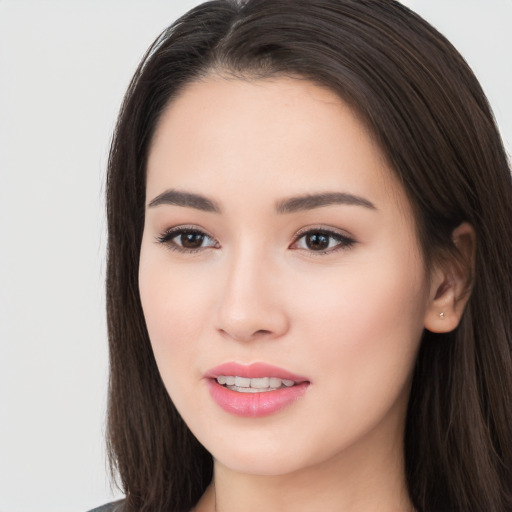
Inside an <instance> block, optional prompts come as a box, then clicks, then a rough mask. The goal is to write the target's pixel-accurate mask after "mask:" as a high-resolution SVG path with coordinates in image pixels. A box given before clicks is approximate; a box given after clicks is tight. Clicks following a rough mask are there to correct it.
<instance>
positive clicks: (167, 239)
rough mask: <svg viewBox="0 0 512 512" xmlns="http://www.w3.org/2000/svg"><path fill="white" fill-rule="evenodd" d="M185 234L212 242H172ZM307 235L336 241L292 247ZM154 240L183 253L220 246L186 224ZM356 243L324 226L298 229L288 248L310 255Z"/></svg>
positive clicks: (206, 235) (327, 252)
mask: <svg viewBox="0 0 512 512" xmlns="http://www.w3.org/2000/svg"><path fill="white" fill-rule="evenodd" d="M185 234H191V235H199V236H202V237H204V238H203V240H204V239H205V238H208V239H210V240H211V241H212V242H213V244H212V245H207V246H204V247H203V246H200V247H197V248H187V247H183V246H182V245H178V244H177V243H176V242H174V240H173V239H174V238H177V237H178V236H180V235H185ZM307 235H320V236H324V237H327V238H328V239H332V240H336V242H337V243H336V245H335V246H334V247H328V248H327V249H323V250H318V251H315V250H313V249H305V248H297V247H296V248H294V247H293V246H294V245H296V244H298V243H299V242H300V240H302V239H303V238H305V237H306V236H307ZM156 240H157V242H158V243H160V244H163V245H166V246H167V247H168V248H169V249H170V250H172V251H178V252H181V253H184V254H194V253H197V252H200V251H202V250H204V249H208V248H212V247H213V248H215V249H218V248H219V247H220V246H219V244H218V242H217V240H215V239H214V238H213V237H211V236H210V235H208V234H207V233H205V232H204V231H202V230H201V229H197V228H195V227H187V226H179V227H175V228H171V229H168V230H167V231H165V232H164V233H162V234H161V235H159V236H157V237H156ZM330 243H331V242H330V241H329V242H328V244H329V245H330ZM356 243H357V242H356V241H355V240H354V239H353V238H350V237H348V236H346V235H342V234H341V233H338V232H336V231H332V230H329V229H325V228H307V229H305V230H303V231H299V232H298V233H296V234H295V237H294V241H293V242H292V244H291V245H290V248H292V249H293V250H305V251H307V252H308V253H310V254H311V255H314V256H317V255H318V256H320V255H325V254H329V253H333V252H337V251H340V250H346V249H350V248H351V247H353V246H354V245H355V244H356Z"/></svg>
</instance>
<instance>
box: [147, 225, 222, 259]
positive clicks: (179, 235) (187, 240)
mask: <svg viewBox="0 0 512 512" xmlns="http://www.w3.org/2000/svg"><path fill="white" fill-rule="evenodd" d="M157 241H158V242H159V243H161V244H163V245H166V246H167V247H168V248H169V249H172V250H176V251H181V252H185V253H186V252H196V251H202V250H203V249H209V248H217V247H218V243H217V241H216V240H215V239H213V238H212V237H211V236H208V235H207V234H206V233H204V232H203V231H200V230H198V229H187V228H179V227H178V228H173V229H170V230H169V231H166V232H165V233H163V234H162V235H160V236H158V237H157Z"/></svg>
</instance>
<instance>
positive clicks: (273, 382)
mask: <svg viewBox="0 0 512 512" xmlns="http://www.w3.org/2000/svg"><path fill="white" fill-rule="evenodd" d="M269 385H270V387H271V388H280V387H281V379H278V378H277V377H270V381H269Z"/></svg>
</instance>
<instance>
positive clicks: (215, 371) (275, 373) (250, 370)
mask: <svg viewBox="0 0 512 512" xmlns="http://www.w3.org/2000/svg"><path fill="white" fill-rule="evenodd" d="M219 375H234V376H238V377H245V378H247V379H257V378H261V377H277V378H278V379H288V380H293V381H294V382H297V383H302V382H309V379H307V378H306V377H302V376H300V375H296V374H294V373H291V372H289V371H288V370H285V369H283V368H279V367H278V366H273V365H271V364H267V363H252V364H248V365H245V364H240V363H235V362H229V363H224V364H221V365H219V366H216V367H215V368H212V369H210V370H208V371H207V372H206V374H205V377H206V378H208V379H216V378H217V377H218V376H219Z"/></svg>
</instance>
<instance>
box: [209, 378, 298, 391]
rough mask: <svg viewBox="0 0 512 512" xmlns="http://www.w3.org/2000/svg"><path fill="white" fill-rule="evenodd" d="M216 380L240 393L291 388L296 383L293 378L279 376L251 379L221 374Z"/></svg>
mask: <svg viewBox="0 0 512 512" xmlns="http://www.w3.org/2000/svg"><path fill="white" fill-rule="evenodd" d="M216 380H217V382H218V383H219V384H220V385H221V386H224V387H226V388H227V389H230V390H231V391H238V392H239V393H265V392H268V391H275V390H276V389H281V388H289V387H291V386H294V385H295V384H296V383H295V381H293V380H289V379H280V378H278V377H259V378H255V379H249V378H247V377H239V376H232V375H219V376H218V377H217V379H216Z"/></svg>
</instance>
